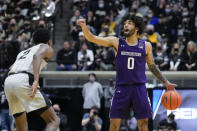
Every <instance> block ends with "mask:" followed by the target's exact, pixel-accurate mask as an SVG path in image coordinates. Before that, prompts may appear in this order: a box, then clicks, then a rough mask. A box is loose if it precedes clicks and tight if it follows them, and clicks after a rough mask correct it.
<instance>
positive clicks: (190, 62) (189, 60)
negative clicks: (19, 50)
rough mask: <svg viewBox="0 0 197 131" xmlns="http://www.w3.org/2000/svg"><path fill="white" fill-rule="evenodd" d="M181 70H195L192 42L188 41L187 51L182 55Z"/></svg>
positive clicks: (194, 49)
mask: <svg viewBox="0 0 197 131" xmlns="http://www.w3.org/2000/svg"><path fill="white" fill-rule="evenodd" d="M182 62H183V70H188V71H191V70H197V52H196V44H195V43H194V42H193V41H189V42H188V44H187V50H186V52H184V53H183V55H182Z"/></svg>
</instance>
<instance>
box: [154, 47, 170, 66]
mask: <svg viewBox="0 0 197 131" xmlns="http://www.w3.org/2000/svg"><path fill="white" fill-rule="evenodd" d="M153 57H154V60H155V64H156V65H157V66H158V67H159V69H160V70H167V69H168V67H167V66H168V56H167V55H166V54H165V52H163V48H162V45H161V44H160V43H158V44H157V48H156V53H154V54H153Z"/></svg>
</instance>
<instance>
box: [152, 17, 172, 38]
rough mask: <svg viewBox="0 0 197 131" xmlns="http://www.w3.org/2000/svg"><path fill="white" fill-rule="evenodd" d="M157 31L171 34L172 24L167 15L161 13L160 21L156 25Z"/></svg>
mask: <svg viewBox="0 0 197 131" xmlns="http://www.w3.org/2000/svg"><path fill="white" fill-rule="evenodd" d="M155 31H156V32H158V33H159V34H160V35H161V34H166V35H167V36H168V37H169V36H170V24H169V21H168V20H167V18H166V17H164V16H163V15H162V14H160V15H159V22H158V24H156V25H155Z"/></svg>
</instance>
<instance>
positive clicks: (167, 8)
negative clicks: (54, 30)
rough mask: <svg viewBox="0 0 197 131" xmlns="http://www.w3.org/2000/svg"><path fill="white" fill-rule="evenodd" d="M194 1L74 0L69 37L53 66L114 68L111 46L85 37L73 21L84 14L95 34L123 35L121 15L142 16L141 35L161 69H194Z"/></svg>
mask: <svg viewBox="0 0 197 131" xmlns="http://www.w3.org/2000/svg"><path fill="white" fill-rule="evenodd" d="M195 7H197V2H196V1H195V0H139V1H135V0H133V1H129V0H74V1H73V14H74V15H73V16H72V17H71V18H70V22H69V25H70V30H69V31H70V35H71V37H72V40H71V41H65V42H64V43H63V45H64V48H63V49H62V50H60V51H59V52H58V54H57V63H58V67H57V70H114V67H115V64H114V59H115V56H114V51H113V48H112V47H100V46H97V45H95V44H93V43H90V42H88V41H87V40H85V37H84V34H83V32H81V28H80V27H79V26H77V24H76V21H77V19H80V18H85V19H86V23H87V25H88V28H89V29H90V30H91V32H92V33H93V34H95V35H98V36H102V37H106V36H118V37H124V36H123V32H122V29H123V23H122V19H123V17H124V16H125V15H127V14H131V15H138V16H141V17H143V19H144V22H145V24H146V28H145V31H144V33H143V35H142V36H141V39H144V40H147V41H149V42H151V44H152V46H153V54H154V59H155V63H156V65H157V66H158V67H159V68H160V69H161V70H170V71H178V70H183V71H187V70H197V53H196V44H197V37H196V36H197V15H196V13H197V8H195Z"/></svg>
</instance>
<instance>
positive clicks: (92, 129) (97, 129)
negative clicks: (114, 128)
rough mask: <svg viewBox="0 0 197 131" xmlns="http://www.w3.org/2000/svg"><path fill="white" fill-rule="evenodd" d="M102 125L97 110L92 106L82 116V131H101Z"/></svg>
mask: <svg viewBox="0 0 197 131" xmlns="http://www.w3.org/2000/svg"><path fill="white" fill-rule="evenodd" d="M102 123H103V122H102V119H101V118H100V117H99V108H98V107H97V106H93V107H91V110H90V112H89V113H85V114H84V115H83V119H82V122H81V125H82V131H101V128H102Z"/></svg>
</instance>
